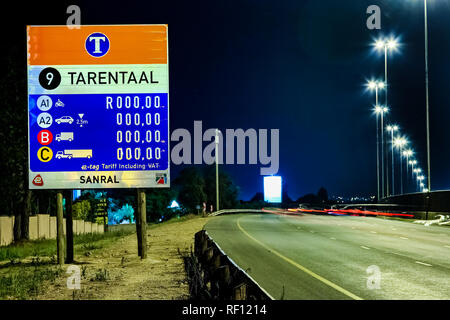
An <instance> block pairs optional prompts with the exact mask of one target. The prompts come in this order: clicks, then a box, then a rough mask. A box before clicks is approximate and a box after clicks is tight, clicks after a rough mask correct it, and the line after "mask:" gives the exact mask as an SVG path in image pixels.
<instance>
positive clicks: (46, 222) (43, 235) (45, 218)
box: [37, 214, 50, 239]
mask: <svg viewBox="0 0 450 320" xmlns="http://www.w3.org/2000/svg"><path fill="white" fill-rule="evenodd" d="M37 225H38V239H49V238H50V216H49V215H48V214H38V215H37Z"/></svg>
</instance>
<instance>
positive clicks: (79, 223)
mask: <svg viewBox="0 0 450 320" xmlns="http://www.w3.org/2000/svg"><path fill="white" fill-rule="evenodd" d="M73 224H74V225H75V224H76V225H77V229H76V230H77V233H76V234H83V233H84V221H83V220H73Z"/></svg>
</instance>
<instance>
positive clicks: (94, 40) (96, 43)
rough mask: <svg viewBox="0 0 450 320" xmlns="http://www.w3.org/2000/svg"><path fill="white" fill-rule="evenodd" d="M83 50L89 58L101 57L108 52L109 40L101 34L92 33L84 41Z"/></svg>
mask: <svg viewBox="0 0 450 320" xmlns="http://www.w3.org/2000/svg"><path fill="white" fill-rule="evenodd" d="M85 48H86V51H87V52H88V53H89V54H90V55H91V56H93V57H95V58H100V57H103V56H104V55H105V54H107V53H108V51H109V39H108V37H107V36H105V35H104V34H103V33H100V32H96V33H92V34H90V35H89V36H88V37H87V39H86V43H85Z"/></svg>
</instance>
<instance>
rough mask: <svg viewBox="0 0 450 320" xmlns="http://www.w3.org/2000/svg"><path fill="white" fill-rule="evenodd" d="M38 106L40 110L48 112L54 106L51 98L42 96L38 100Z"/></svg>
mask: <svg viewBox="0 0 450 320" xmlns="http://www.w3.org/2000/svg"><path fill="white" fill-rule="evenodd" d="M36 105H37V107H38V109H39V110H41V111H48V110H50V108H51V107H52V106H53V101H52V98H50V97H49V96H40V97H39V98H38V99H37V102H36Z"/></svg>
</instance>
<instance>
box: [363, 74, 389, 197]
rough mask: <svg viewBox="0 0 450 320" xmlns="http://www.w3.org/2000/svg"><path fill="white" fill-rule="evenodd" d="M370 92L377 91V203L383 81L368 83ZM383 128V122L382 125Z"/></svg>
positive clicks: (378, 194)
mask: <svg viewBox="0 0 450 320" xmlns="http://www.w3.org/2000/svg"><path fill="white" fill-rule="evenodd" d="M367 87H368V88H369V90H371V91H373V90H375V115H376V121H377V201H379V200H380V153H379V152H380V150H379V148H380V128H379V125H378V115H379V114H380V113H381V114H382V113H383V108H382V107H380V106H379V105H378V90H379V89H383V88H384V87H385V86H384V83H383V82H381V81H374V80H370V81H368V82H367ZM381 126H382V127H383V122H382V123H381Z"/></svg>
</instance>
